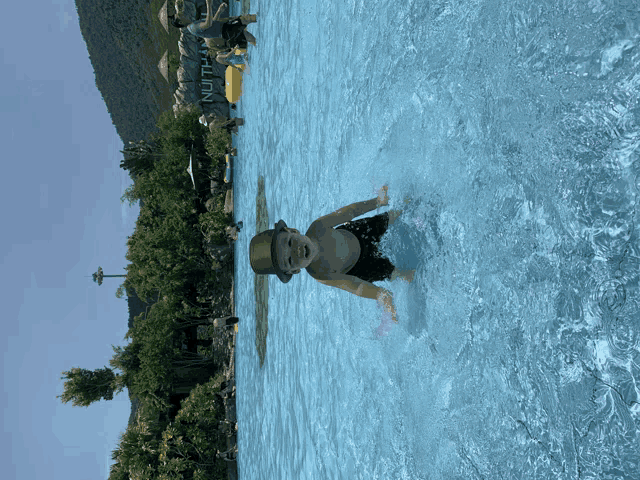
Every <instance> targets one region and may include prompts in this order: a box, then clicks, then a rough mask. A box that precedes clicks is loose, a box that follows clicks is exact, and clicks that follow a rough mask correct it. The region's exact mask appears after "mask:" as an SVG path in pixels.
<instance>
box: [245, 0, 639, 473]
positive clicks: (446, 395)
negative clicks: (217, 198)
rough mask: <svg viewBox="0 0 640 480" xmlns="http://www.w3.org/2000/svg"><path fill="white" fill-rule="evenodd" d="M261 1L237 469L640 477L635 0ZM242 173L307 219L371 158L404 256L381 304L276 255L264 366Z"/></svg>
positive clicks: (254, 52)
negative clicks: (293, 271) (409, 274)
mask: <svg viewBox="0 0 640 480" xmlns="http://www.w3.org/2000/svg"><path fill="white" fill-rule="evenodd" d="M254 3H255V4H254V5H252V7H251V9H252V12H258V19H259V22H258V24H256V25H254V26H252V27H251V28H250V30H251V31H252V32H253V33H254V34H255V35H256V37H257V39H258V47H257V48H254V49H250V51H249V53H250V63H251V74H250V75H249V76H247V77H246V78H245V94H244V96H243V98H242V101H241V103H240V105H239V115H240V116H242V117H244V118H245V126H244V127H243V129H242V131H241V133H240V135H238V136H237V137H236V139H235V141H236V143H237V146H238V150H239V152H240V156H239V158H238V161H237V162H236V165H237V168H236V170H235V172H236V177H235V178H236V182H235V199H236V216H237V218H238V219H242V220H243V221H244V224H245V225H246V226H248V227H249V228H245V230H243V231H242V235H241V238H240V239H239V241H238V242H237V245H236V248H237V264H236V285H237V287H236V302H237V313H238V315H239V316H240V317H241V318H242V319H244V320H243V322H242V323H241V325H240V331H239V334H238V348H237V352H236V355H237V357H236V369H237V370H236V371H237V383H238V400H237V401H238V417H239V428H240V431H239V445H240V453H239V463H238V465H239V471H240V476H241V478H247V479H249V478H250V479H257V478H264V479H274V478H308V479H325V478H344V479H353V478H362V479H372V478H373V479H388V478H410V479H419V478H424V479H427V478H428V479H438V478H442V479H457V478H459V479H473V478H477V479H481V478H487V479H488V478H504V479H508V478H513V479H519V478H540V479H549V478H554V479H555V478H558V479H564V478H566V479H574V478H583V479H587V478H591V479H605V478H611V479H615V478H621V479H622V478H637V472H639V471H640V465H639V461H640V450H639V449H638V445H639V444H640V438H639V436H640V403H639V402H640V399H639V395H640V387H639V385H640V324H639V321H640V320H639V319H640V315H639V307H640V296H639V295H638V293H639V292H638V287H639V280H640V244H639V242H638V236H639V234H640V227H639V226H638V222H637V220H638V217H637V212H638V208H639V207H638V202H637V198H638V195H640V73H639V72H640V68H639V67H640V48H639V41H640V14H639V13H638V8H637V6H636V5H635V4H634V3H633V2H622V1H620V2H600V1H592V2H581V1H577V0H565V1H555V0H554V1H551V0H549V1H546V2H545V1H538V0H535V1H533V2H531V1H526V2H525V1H516V2H512V1H509V2H507V1H502V2H501V1H480V0H478V1H474V2H450V1H430V2H426V1H422V0H420V1H408V2H404V3H400V4H398V2H394V3H391V2H386V1H382V2H380V1H372V0H353V1H349V2H346V3H337V2H325V3H322V2H316V1H313V0H299V1H296V2H293V1H291V0H284V1H282V2H263V1H257V2H254ZM233 8H237V6H234V7H233ZM259 175H263V176H264V178H265V182H266V191H265V194H266V199H267V209H268V211H269V225H270V226H273V224H274V223H275V222H277V221H278V220H279V219H280V218H282V219H284V220H285V221H286V222H287V224H288V225H289V226H292V227H295V228H298V229H300V230H302V231H304V230H306V228H307V227H308V225H309V224H310V223H311V221H313V220H314V219H315V218H317V217H318V216H320V215H323V214H326V213H329V212H331V211H334V210H336V209H337V208H340V207H342V206H344V205H347V204H350V203H352V202H356V201H360V200H365V199H369V198H372V197H373V196H374V195H375V192H376V190H377V189H378V188H379V187H380V186H382V185H383V184H385V183H388V185H389V192H390V195H391V197H392V202H391V207H392V208H402V207H404V208H405V213H404V214H403V216H402V217H401V218H400V220H399V221H398V222H397V223H396V224H394V225H393V226H392V227H391V228H390V229H389V231H388V233H387V234H386V235H385V237H384V239H383V242H382V249H383V250H384V251H385V252H386V253H387V254H388V256H389V257H390V258H391V259H392V260H393V261H394V263H395V264H396V265H398V266H406V267H415V268H417V274H416V279H415V281H414V282H413V283H412V284H410V285H408V284H406V283H402V282H394V283H388V284H387V285H386V286H387V287H389V288H391V289H392V290H393V292H394V295H395V301H396V303H397V308H398V314H399V315H398V316H399V323H398V324H388V323H385V321H384V318H383V315H382V313H381V312H380V311H379V310H377V308H376V305H375V302H372V301H370V300H363V299H360V298H358V297H355V296H353V295H350V294H348V293H345V292H342V291H339V290H336V289H331V288H329V287H326V286H322V285H320V284H318V283H317V282H315V281H314V280H313V279H312V278H310V277H309V276H308V275H306V274H305V273H303V274H301V275H300V276H297V277H296V278H294V279H293V280H292V281H291V282H290V283H289V284H287V285H283V284H281V283H280V282H279V281H278V280H277V279H275V278H271V279H269V334H268V337H267V354H266V361H265V364H264V366H263V367H262V368H260V363H259V359H258V354H257V351H256V348H255V306H254V295H253V285H254V280H253V272H252V271H251V269H250V267H249V261H248V255H247V252H248V244H249V240H250V238H251V236H252V235H253V234H255V233H256V232H255V231H252V230H251V227H250V226H251V225H255V199H256V193H257V181H258V176H259ZM405 197H409V198H410V200H411V201H410V202H409V203H408V204H406V205H405V204H404V202H403V199H404V198H405Z"/></svg>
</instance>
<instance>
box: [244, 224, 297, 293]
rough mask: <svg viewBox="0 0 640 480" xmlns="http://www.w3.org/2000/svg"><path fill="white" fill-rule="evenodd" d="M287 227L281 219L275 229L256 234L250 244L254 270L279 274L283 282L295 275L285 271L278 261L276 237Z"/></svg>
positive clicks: (261, 272)
mask: <svg viewBox="0 0 640 480" xmlns="http://www.w3.org/2000/svg"><path fill="white" fill-rule="evenodd" d="M285 228H287V224H286V223H284V220H280V221H279V222H278V223H276V224H275V228H274V229H272V230H265V231H264V232H261V233H259V234H257V235H255V236H254V237H253V238H252V239H251V243H250V244H249V261H250V262H251V268H252V269H253V271H254V272H256V273H257V274H259V275H277V276H278V278H279V279H280V281H282V283H287V282H288V281H289V280H291V277H293V274H291V273H285V272H283V271H282V270H281V269H280V266H279V265H278V261H277V258H278V256H277V252H276V238H277V236H278V233H280V232H281V231H282V230H283V229H285Z"/></svg>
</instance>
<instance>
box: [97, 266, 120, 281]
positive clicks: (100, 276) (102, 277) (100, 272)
mask: <svg viewBox="0 0 640 480" xmlns="http://www.w3.org/2000/svg"><path fill="white" fill-rule="evenodd" d="M105 277H126V275H124V274H123V275H105V274H104V273H102V267H98V271H97V272H95V273H94V274H93V281H94V282H96V283H97V284H98V285H102V280H103V279H104V278H105Z"/></svg>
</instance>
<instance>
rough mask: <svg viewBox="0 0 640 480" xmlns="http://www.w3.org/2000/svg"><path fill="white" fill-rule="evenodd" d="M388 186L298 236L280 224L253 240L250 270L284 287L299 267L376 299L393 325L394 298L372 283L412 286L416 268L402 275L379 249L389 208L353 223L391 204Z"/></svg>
mask: <svg viewBox="0 0 640 480" xmlns="http://www.w3.org/2000/svg"><path fill="white" fill-rule="evenodd" d="M387 192H388V187H387V186H386V185H385V186H384V187H382V188H381V189H380V191H379V192H378V197H377V198H374V199H371V200H366V201H364V202H357V203H352V204H351V205H347V206H346V207H343V208H341V209H339V210H336V211H335V212H333V213H330V214H328V215H325V216H323V217H320V218H318V219H317V220H316V221H314V222H313V223H312V224H311V226H310V227H309V229H308V230H307V233H306V234H305V235H302V234H301V233H300V232H299V231H298V230H296V229H295V228H289V227H287V225H286V224H285V223H284V221H283V220H280V221H279V222H278V223H277V224H276V225H275V228H274V229H272V230H266V231H264V232H262V233H259V234H257V235H256V236H254V237H253V238H252V239H251V244H250V245H249V257H250V261H251V268H253V271H254V272H256V273H258V274H263V275H266V274H274V275H277V277H278V278H279V279H280V280H281V281H282V282H283V283H287V282H288V281H289V280H291V277H292V276H293V275H295V274H296V273H300V271H301V270H302V269H303V268H306V269H307V272H308V273H309V275H311V276H312V277H313V278H315V279H316V280H317V281H319V282H320V283H323V284H325V285H329V286H331V287H335V288H340V289H342V290H346V291H347V292H349V293H353V294H355V295H358V296H360V297H364V298H371V299H376V300H377V301H378V303H379V304H381V305H382V306H384V308H385V310H387V311H388V312H389V313H391V317H392V319H393V321H394V322H397V319H396V311H395V307H394V305H393V300H392V294H391V292H390V291H389V290H386V289H384V288H381V287H378V286H376V285H374V284H373V283H372V282H375V281H380V280H387V279H388V280H395V279H396V278H402V279H405V280H407V281H408V282H411V281H412V280H413V275H414V273H415V271H414V270H408V271H400V270H398V269H397V268H396V267H394V265H393V264H392V263H391V262H390V261H389V260H388V259H387V258H384V257H383V256H382V255H381V254H380V252H379V251H378V248H377V246H378V243H379V242H380V239H381V238H382V235H384V233H385V231H386V230H387V228H388V226H389V225H391V224H392V223H393V222H394V221H395V220H396V219H397V218H398V216H399V215H400V214H401V213H402V212H400V211H397V210H392V211H390V212H387V213H383V214H380V215H376V216H374V217H369V218H363V219H360V220H357V221H355V222H352V221H351V220H353V219H354V218H355V217H359V216H361V215H364V214H365V213H367V212H370V211H372V210H375V209H376V208H378V207H382V206H386V205H388V204H389V197H388V195H387Z"/></svg>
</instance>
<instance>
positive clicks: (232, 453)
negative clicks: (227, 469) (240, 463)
mask: <svg viewBox="0 0 640 480" xmlns="http://www.w3.org/2000/svg"><path fill="white" fill-rule="evenodd" d="M237 455H238V446H237V445H234V446H233V447H231V448H230V449H229V450H227V451H226V452H221V451H220V450H216V457H218V458H220V459H222V460H224V461H225V462H235V461H236V456H237Z"/></svg>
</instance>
